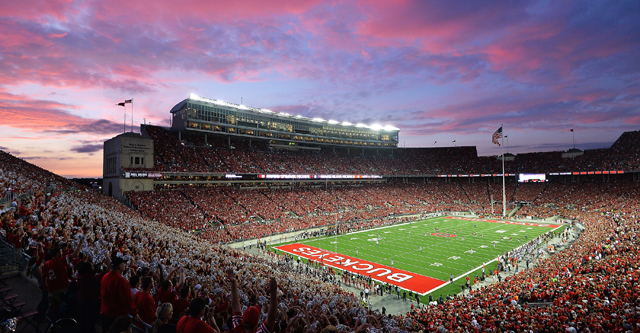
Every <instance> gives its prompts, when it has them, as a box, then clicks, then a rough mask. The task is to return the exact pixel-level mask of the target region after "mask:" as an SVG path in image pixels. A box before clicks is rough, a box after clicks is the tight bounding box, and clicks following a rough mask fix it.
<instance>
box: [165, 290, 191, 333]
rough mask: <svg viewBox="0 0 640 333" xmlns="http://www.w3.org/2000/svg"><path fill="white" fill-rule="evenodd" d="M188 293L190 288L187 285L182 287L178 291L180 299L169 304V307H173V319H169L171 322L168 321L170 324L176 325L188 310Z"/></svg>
mask: <svg viewBox="0 0 640 333" xmlns="http://www.w3.org/2000/svg"><path fill="white" fill-rule="evenodd" d="M190 291H191V288H190V287H189V286H188V285H184V286H182V288H181V289H180V297H178V298H177V299H175V300H174V301H173V302H171V305H173V317H172V318H171V321H169V322H170V323H171V324H177V323H178V320H180V318H182V316H184V315H185V314H186V311H187V310H188V309H189V293H190Z"/></svg>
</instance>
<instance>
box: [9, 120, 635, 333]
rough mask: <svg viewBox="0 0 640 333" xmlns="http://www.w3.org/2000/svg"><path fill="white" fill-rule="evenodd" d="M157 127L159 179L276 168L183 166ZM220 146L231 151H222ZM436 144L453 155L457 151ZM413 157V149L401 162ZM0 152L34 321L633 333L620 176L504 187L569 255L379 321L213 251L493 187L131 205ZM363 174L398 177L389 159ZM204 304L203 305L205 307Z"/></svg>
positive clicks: (286, 272)
mask: <svg viewBox="0 0 640 333" xmlns="http://www.w3.org/2000/svg"><path fill="white" fill-rule="evenodd" d="M158 132H159V133H156V134H154V135H156V136H158V137H162V138H163V139H159V140H161V141H160V142H159V143H160V144H159V145H158V151H161V152H162V158H163V160H162V163H159V164H156V165H157V166H159V168H160V167H162V168H165V170H187V171H188V170H192V169H190V168H191V163H194V164H193V165H199V166H198V167H197V168H201V167H202V168H203V169H209V170H212V169H210V168H211V167H212V166H213V164H211V163H212V161H216V163H219V164H218V167H220V168H223V166H230V165H233V166H234V168H235V167H238V168H241V169H243V170H255V169H253V168H261V170H265V169H264V168H266V167H267V166H270V167H273V165H272V164H270V163H269V162H267V161H268V159H267V158H265V159H264V160H261V159H259V158H248V159H244V157H241V158H239V159H238V158H236V159H234V158H233V157H237V156H236V153H235V152H234V153H233V154H230V155H228V156H231V157H232V158H231V159H232V160H233V162H232V161H231V160H229V159H228V158H221V156H224V154H225V153H220V152H216V153H215V156H217V157H216V158H220V159H213V155H212V156H209V157H207V158H205V157H202V158H198V157H193V156H191V157H189V158H193V160H189V162H188V163H187V164H184V161H185V156H187V155H189V154H193V153H194V152H195V151H198V149H200V148H195V149H194V150H186V149H185V150H182V149H176V147H177V146H174V145H173V143H172V142H175V143H176V145H182V143H180V142H178V139H177V137H173V134H171V133H164V132H160V131H158ZM172 140H174V141H172ZM633 140H637V134H634V133H632V134H629V135H627V134H626V133H625V134H624V135H623V136H622V137H621V138H620V139H619V140H618V141H623V142H622V143H620V144H619V142H618V141H617V142H616V143H615V144H614V146H613V147H612V149H614V151H616V152H619V154H620V155H619V156H621V157H620V159H619V160H618V162H619V163H618V162H616V163H614V164H612V165H617V166H621V167H623V165H627V166H629V167H634V166H633V163H637V162H638V161H637V155H633V154H634V152H635V151H634V150H633V149H630V148H628V147H627V148H624V149H623V148H617V147H618V146H620V145H622V144H625V145H626V144H629V143H628V142H637V141H633ZM167 142H168V144H167ZM209 142H210V143H211V144H215V143H216V142H215V141H209ZM209 142H208V143H207V144H210V143H209ZM154 144H155V139H154ZM163 145H164V146H163ZM163 147H164V148H163ZM462 148H464V147H462ZM467 148H468V147H467ZM260 149H263V148H261V147H255V146H254V147H244V146H240V145H238V148H237V150H243V151H245V152H246V151H251V152H256V151H259V153H255V154H254V155H251V156H252V157H255V155H258V154H264V155H265V156H266V155H269V153H268V152H266V153H265V151H261V150H260ZM220 150H221V151H226V152H227V153H228V152H229V149H227V148H225V149H222V148H221V149H220ZM442 150H443V152H444V153H446V150H451V151H452V152H450V154H453V155H456V156H457V154H458V152H457V151H458V150H457V149H455V148H447V149H445V148H442ZM187 152H188V153H187ZM414 153H415V154H416V155H420V152H407V154H414ZM473 153H475V151H474V152H473ZM473 153H464V152H462V153H460V154H459V156H457V157H456V158H453V159H451V160H450V161H447V162H436V164H437V163H441V164H439V165H437V166H436V167H435V168H449V169H447V170H458V171H465V170H472V169H464V168H465V165H466V163H469V159H474V158H475V157H474V155H473ZM242 154H243V153H240V154H237V155H242ZM400 154H402V153H400ZM274 155H275V154H274ZM292 155H296V156H295V158H291V159H288V158H287V159H286V161H290V162H291V163H290V164H291V165H290V166H287V163H283V167H286V168H290V169H287V170H305V169H304V166H305V164H306V163H307V162H308V159H306V158H301V157H300V156H298V155H297V154H295V153H292ZM585 155H587V154H585ZM593 155H597V153H596V154H593ZM189 156H190V155H189ZM337 156H341V155H339V154H338V155H337ZM0 157H1V158H2V164H0V166H1V167H0V184H4V185H3V186H5V191H6V189H7V188H9V187H10V188H11V189H14V191H15V192H16V194H18V195H16V198H17V199H16V200H15V203H16V204H15V205H13V204H12V207H9V209H6V208H7V207H5V209H4V210H3V211H2V214H1V215H0V223H1V224H2V232H3V233H4V238H5V239H6V240H7V241H8V242H9V243H11V244H13V245H14V246H15V247H16V248H17V249H22V250H23V251H24V253H25V254H27V255H29V256H31V258H32V260H31V261H30V263H29V265H28V268H27V272H28V273H29V275H30V276H32V277H33V278H35V279H37V280H38V282H39V285H40V286H41V288H42V290H43V295H45V296H46V297H43V298H42V300H41V306H39V310H41V312H42V314H44V313H45V312H46V311H49V314H50V315H57V316H75V317H77V318H78V319H79V320H80V322H81V325H83V327H85V328H86V331H87V332H91V330H92V329H95V328H96V323H100V324H101V327H102V329H103V332H106V331H107V330H108V327H117V326H118V325H120V324H121V323H122V321H126V318H128V317H127V316H128V315H131V316H133V317H134V318H136V319H138V320H139V321H140V322H144V323H146V324H148V325H155V329H160V328H161V327H164V329H169V331H171V329H172V328H174V329H175V330H176V331H178V332H182V331H185V330H184V329H185V327H191V326H189V325H194V326H197V325H201V326H199V327H205V326H204V325H206V327H210V329H211V331H212V332H214V331H215V332H217V331H232V330H233V331H235V330H236V329H238V328H239V327H241V326H240V325H241V324H242V325H250V326H252V327H253V328H257V327H259V326H260V323H262V324H263V325H264V326H263V331H268V332H279V331H283V332H284V331H289V332H321V331H323V332H336V331H337V332H343V331H344V332H363V331H366V330H368V331H373V332H383V331H388V332H392V331H398V332H399V331H419V330H425V331H439V332H445V331H460V330H469V331H490V332H500V331H525V330H527V331H533V332H546V331H550V332H551V331H553V332H560V331H570V332H572V331H585V332H587V331H588V332H600V331H631V332H640V293H639V292H638V290H640V288H639V286H638V279H639V278H640V271H639V269H640V265H639V257H638V256H639V255H640V250H639V248H640V247H639V246H638V230H639V229H640V202H639V201H638V198H640V186H639V185H638V183H637V182H632V181H629V179H628V178H625V179H620V181H611V182H602V181H601V179H598V180H599V181H598V182H596V181H592V182H590V181H588V180H583V181H581V182H577V183H561V182H552V183H548V184H544V185H536V186H532V187H526V188H525V187H524V186H527V185H530V184H525V185H518V184H516V183H510V184H509V187H508V191H507V193H508V196H509V200H510V201H514V200H518V201H520V200H522V201H530V202H531V205H526V206H524V207H523V208H521V209H520V210H519V211H518V214H521V215H527V216H528V215H532V216H539V217H550V216H561V217H563V218H567V219H573V220H575V221H577V222H578V223H579V224H580V225H583V226H584V227H585V231H584V232H583V233H582V235H581V237H580V238H579V239H577V240H576V241H575V242H574V243H573V244H572V245H571V247H570V248H569V249H568V250H565V251H562V252H559V253H558V254H556V255H555V256H553V257H551V258H548V259H544V260H540V261H539V262H537V264H536V266H535V267H534V268H532V269H530V270H523V271H521V272H519V274H516V275H514V276H513V277H508V278H506V279H504V280H503V281H502V282H501V283H497V284H494V285H491V286H489V287H485V288H482V289H480V290H474V291H472V292H470V293H467V294H464V295H460V296H456V297H454V298H453V299H450V300H442V301H440V302H435V303H432V305H429V306H426V307H424V308H421V309H415V310H413V311H411V312H410V313H407V314H406V315H400V316H384V315H382V314H381V313H378V312H376V311H367V310H366V309H365V307H363V306H362V305H361V303H360V300H359V298H358V297H356V296H355V295H353V294H351V293H349V292H346V291H344V290H343V289H341V288H340V287H339V286H338V285H337V284H336V283H335V281H336V280H337V279H328V278H327V274H328V272H327V271H325V270H324V269H323V268H321V267H320V268H318V267H315V268H306V269H303V268H300V267H298V266H295V264H294V262H293V260H291V258H289V257H287V256H279V255H275V254H272V253H269V254H262V255H253V254H249V253H246V252H244V251H241V250H234V249H231V248H228V247H226V246H223V245H218V244H212V243H217V242H229V241H233V240H238V239H249V238H259V237H263V236H266V235H270V234H273V233H277V232H283V231H289V230H295V229H304V228H308V227H311V226H330V225H335V224H336V221H337V222H338V223H337V224H338V225H339V228H340V232H348V231H352V230H357V229H360V228H369V227H372V226H377V225H383V224H386V223H392V222H394V221H393V220H394V219H393V218H390V217H397V216H402V215H410V214H418V213H427V212H433V211H460V210H465V211H466V210H469V209H470V208H472V209H477V210H476V211H477V212H480V213H485V214H490V209H489V206H490V200H491V198H493V199H494V200H495V199H496V198H500V197H501V193H499V192H500V191H499V190H497V189H498V188H499V186H498V185H497V184H493V183H490V182H489V183H486V184H482V185H479V184H475V183H470V182H468V181H467V182H465V181H433V182H427V183H422V182H415V183H411V182H410V183H393V182H392V183H389V184H371V185H365V186H355V187H347V186H344V187H340V186H335V187H325V188H304V187H303V188H295V187H293V188H289V189H251V190H242V189H237V188H226V187H220V188H208V189H194V188H183V189H172V190H156V191H152V192H144V198H145V199H146V200H142V197H136V195H138V194H136V193H130V194H129V195H130V199H131V202H132V203H134V204H135V205H136V207H137V209H138V210H137V211H135V210H131V209H129V208H127V207H126V206H124V205H122V204H121V203H119V202H117V201H115V200H114V199H112V198H109V197H106V196H104V195H101V194H97V193H94V192H90V191H84V190H83V191H71V190H72V186H73V184H71V183H70V182H69V181H68V180H65V179H62V178H60V177H57V176H55V175H52V174H50V173H49V172H47V171H44V170H42V169H39V168H37V167H35V166H32V165H31V164H29V163H26V162H24V161H22V162H20V161H21V160H19V159H15V158H14V157H11V156H10V155H8V154H6V153H2V154H0ZM398 158H401V156H399V157H398ZM426 158H427V157H425V159H426ZM319 159H320V160H323V161H325V162H322V161H318V162H319V165H324V167H326V170H327V172H334V171H332V168H333V170H339V171H341V172H347V171H349V170H354V169H352V168H350V167H347V166H351V165H352V164H353V163H344V164H341V163H338V165H343V167H342V169H341V168H340V167H339V168H334V166H335V165H337V164H334V162H335V161H336V160H334V159H333V158H332V157H326V158H319ZM336 159H337V160H339V157H337V158H336ZM363 159H366V157H365V158H363ZM594 159H595V158H594ZM634 159H636V160H634ZM296 160H298V161H297V162H295V161H296ZM436 160H437V159H435V158H433V160H432V161H436ZM5 161H6V162H5ZM258 161H259V162H258ZM527 161H528V162H531V163H532V165H540V167H541V168H546V167H548V166H549V164H545V163H547V162H548V161H547V162H545V161H546V157H545V156H533V155H532V156H529V157H528V160H527ZM620 161H621V162H620ZM536 163H538V164H536ZM624 163H626V164H624ZM436 164H434V165H436ZM470 164H471V165H472V164H473V163H470ZM14 165H16V166H14ZM184 165H189V167H188V168H185V167H184ZM360 165H367V164H366V163H363V164H360ZM408 165H411V164H408ZM369 166H370V168H374V169H375V170H392V171H394V170H399V169H397V166H395V167H396V169H394V166H391V165H389V166H383V167H379V166H374V164H373V163H372V164H370V165H369ZM419 166H420V163H416V164H415V165H414V166H412V167H419ZM205 167H206V168H205ZM194 168H195V167H194ZM635 168H637V164H636V166H635ZM370 170H371V169H370ZM416 170H418V169H416ZM440 170H443V169H440ZM394 172H404V171H403V170H400V171H394ZM412 172H413V171H410V173H412ZM419 172H421V173H422V172H424V171H423V170H422V169H419ZM614 180H615V179H614ZM51 188H53V189H55V190H50V189H51ZM20 194H25V196H23V197H21V196H20ZM212 197H216V198H212ZM149 203H151V205H147V206H145V204H149ZM496 211H499V209H496ZM154 214H155V215H154ZM154 220H155V221H154ZM176 228H179V229H176ZM194 229H199V230H200V231H201V232H200V235H201V237H197V236H195V235H193V234H190V233H186V232H181V231H180V230H194ZM328 232H331V229H330V228H328ZM310 269H311V272H312V273H309V272H310V271H309V270H310ZM51 277H54V278H53V279H52V278H51ZM274 284H275V285H277V290H278V291H277V297H275V294H274V292H275V291H274V289H275V287H274ZM134 294H135V295H134ZM276 298H277V299H276ZM274 299H275V300H274ZM236 303H238V304H236ZM167 304H170V305H167ZM187 304H188V305H187ZM205 304H206V305H208V309H210V310H205ZM205 311H206V312H207V314H206V316H205V320H204V321H201V320H200V319H199V318H200V317H202V316H204V313H205ZM171 313H172V315H169V314H171ZM245 316H246V317H245ZM122 318H125V319H122ZM140 325H141V324H140ZM171 325H177V326H175V327H173V326H171ZM154 332H155V331H154Z"/></svg>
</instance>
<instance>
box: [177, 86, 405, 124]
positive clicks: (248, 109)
mask: <svg viewBox="0 0 640 333" xmlns="http://www.w3.org/2000/svg"><path fill="white" fill-rule="evenodd" d="M190 100H194V101H198V102H203V103H209V104H214V105H219V106H225V107H231V108H236V109H240V110H242V111H245V112H253V113H257V114H263V115H265V114H266V115H269V116H273V117H279V118H283V119H293V120H298V121H307V122H313V123H327V124H329V125H332V126H339V127H345V128H354V127H363V128H366V129H369V130H373V131H379V132H382V131H383V132H399V131H400V129H399V128H397V127H395V126H392V125H384V126H382V125H379V124H373V125H365V124H351V123H349V122H338V121H335V120H324V119H321V118H309V117H304V116H301V115H292V114H288V113H285V112H275V111H272V110H268V109H261V108H255V107H251V106H246V105H242V104H236V103H230V102H224V101H221V100H216V99H211V98H206V97H200V96H198V95H196V94H190V95H189V98H187V99H185V100H183V101H182V102H180V103H178V104H176V105H175V106H174V107H173V108H172V109H171V111H170V112H171V113H175V112H178V111H179V110H180V109H182V108H183V107H184V104H185V103H187V102H188V101H190Z"/></svg>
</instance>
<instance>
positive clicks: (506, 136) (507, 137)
mask: <svg viewBox="0 0 640 333" xmlns="http://www.w3.org/2000/svg"><path fill="white" fill-rule="evenodd" d="M504 138H505V139H507V154H509V136H508V135H505V136H504Z"/></svg>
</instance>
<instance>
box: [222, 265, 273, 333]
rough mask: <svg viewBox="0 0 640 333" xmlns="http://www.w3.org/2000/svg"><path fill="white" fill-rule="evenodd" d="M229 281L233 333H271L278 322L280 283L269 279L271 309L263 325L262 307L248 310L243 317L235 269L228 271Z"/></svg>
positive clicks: (253, 307) (268, 310) (257, 306)
mask: <svg viewBox="0 0 640 333" xmlns="http://www.w3.org/2000/svg"><path fill="white" fill-rule="evenodd" d="M227 281H229V283H231V309H232V311H233V316H232V318H231V319H232V323H233V329H232V330H231V331H232V332H233V333H253V332H256V333H271V332H273V325H274V323H275V321H276V312H277V310H278V308H277V307H278V283H277V282H276V278H274V277H272V278H271V279H269V290H268V292H269V308H268V309H267V319H265V321H264V322H263V323H262V324H259V323H258V321H259V320H260V311H261V309H260V306H259V305H254V306H252V307H249V308H247V309H246V310H245V311H244V313H243V314H242V315H241V314H240V311H241V310H242V308H241V306H240V296H239V295H238V280H236V276H235V274H234V273H233V269H232V268H229V269H227Z"/></svg>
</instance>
